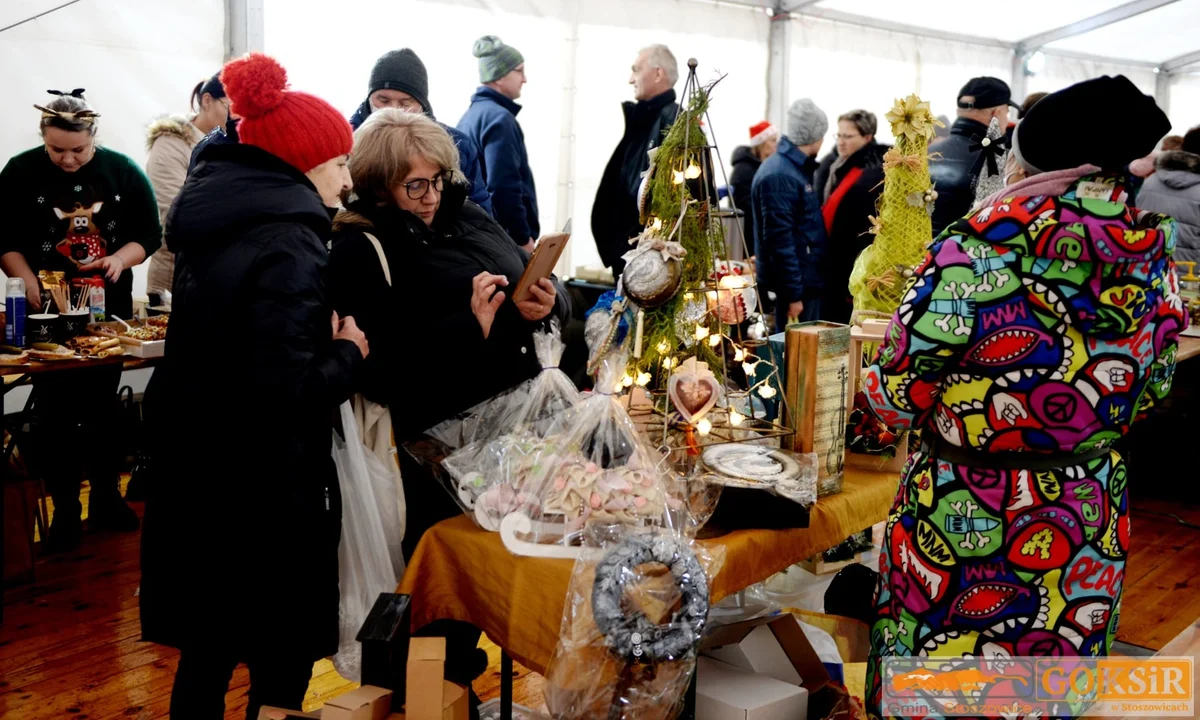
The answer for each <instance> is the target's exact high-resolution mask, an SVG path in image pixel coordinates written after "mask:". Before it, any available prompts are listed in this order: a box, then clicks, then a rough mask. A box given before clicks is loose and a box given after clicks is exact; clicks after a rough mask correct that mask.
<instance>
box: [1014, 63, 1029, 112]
mask: <svg viewBox="0 0 1200 720" xmlns="http://www.w3.org/2000/svg"><path fill="white" fill-rule="evenodd" d="M1028 57H1029V56H1028V55H1026V54H1025V53H1020V52H1013V58H1012V99H1013V101H1014V102H1024V101H1025V96H1026V95H1028V94H1029V76H1028V75H1026V74H1025V59H1026V58H1028Z"/></svg>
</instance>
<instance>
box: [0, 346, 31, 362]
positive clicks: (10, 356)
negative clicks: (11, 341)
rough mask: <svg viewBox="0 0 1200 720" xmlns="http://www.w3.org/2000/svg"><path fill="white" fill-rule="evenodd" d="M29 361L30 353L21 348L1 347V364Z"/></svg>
mask: <svg viewBox="0 0 1200 720" xmlns="http://www.w3.org/2000/svg"><path fill="white" fill-rule="evenodd" d="M13 350H15V351H16V352H13ZM27 362H29V353H27V352H25V351H24V350H21V349H20V348H13V349H12V350H9V349H8V348H4V349H0V365H24V364H25V363H27Z"/></svg>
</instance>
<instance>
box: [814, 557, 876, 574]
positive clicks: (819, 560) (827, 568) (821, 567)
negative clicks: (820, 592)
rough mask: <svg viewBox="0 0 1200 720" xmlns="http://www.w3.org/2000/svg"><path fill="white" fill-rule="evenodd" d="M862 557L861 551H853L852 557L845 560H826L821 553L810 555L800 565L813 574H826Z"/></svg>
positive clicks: (856, 561) (852, 563)
mask: <svg viewBox="0 0 1200 720" xmlns="http://www.w3.org/2000/svg"><path fill="white" fill-rule="evenodd" d="M862 559H863V554H862V553H854V557H850V558H846V559H845V560H834V561H829V560H826V559H825V558H824V557H823V556H822V555H817V556H816V557H810V558H809V559H807V560H804V561H803V562H801V563H800V567H802V568H804V569H805V570H807V571H809V572H810V573H812V574H813V575H828V574H829V573H835V572H837V571H838V570H841V569H842V568H844V567H846V566H848V565H854V564H855V563H858V562H862Z"/></svg>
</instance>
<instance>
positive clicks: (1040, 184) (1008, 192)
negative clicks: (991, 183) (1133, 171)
mask: <svg viewBox="0 0 1200 720" xmlns="http://www.w3.org/2000/svg"><path fill="white" fill-rule="evenodd" d="M1098 172H1100V168H1098V167H1096V166H1095V165H1080V166H1079V167H1077V168H1070V169H1068V170H1054V171H1052V172H1045V173H1041V174H1039V175H1033V176H1031V177H1027V178H1025V179H1024V180H1022V181H1021V182H1018V183H1013V184H1012V185H1009V186H1008V187H1006V188H1004V189H1003V190H1001V191H1000V192H997V193H993V194H992V195H990V196H988V198H987V199H986V200H984V201H983V202H981V203H979V204H978V205H976V207H977V208H981V207H987V206H989V205H995V204H996V203H998V202H1000V201H1001V200H1003V199H1005V198H1013V197H1036V196H1038V195H1049V196H1051V197H1058V196H1060V195H1064V194H1066V192H1067V190H1069V189H1070V188H1071V186H1072V185H1074V184H1075V181H1076V180H1078V179H1079V178H1081V177H1083V176H1084V175H1091V174H1092V173H1098Z"/></svg>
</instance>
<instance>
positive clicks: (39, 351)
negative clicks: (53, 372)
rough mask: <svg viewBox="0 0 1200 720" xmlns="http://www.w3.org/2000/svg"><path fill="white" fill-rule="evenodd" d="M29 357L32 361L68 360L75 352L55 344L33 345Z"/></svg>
mask: <svg viewBox="0 0 1200 720" xmlns="http://www.w3.org/2000/svg"><path fill="white" fill-rule="evenodd" d="M29 356H30V357H31V358H33V359H34V360H70V359H71V358H73V357H75V351H74V350H72V349H71V348H68V347H63V346H62V345H58V344H56V343H34V344H33V349H32V350H30V351H29Z"/></svg>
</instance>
